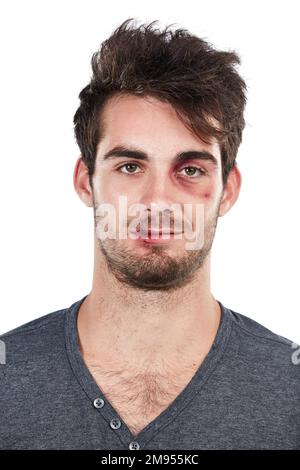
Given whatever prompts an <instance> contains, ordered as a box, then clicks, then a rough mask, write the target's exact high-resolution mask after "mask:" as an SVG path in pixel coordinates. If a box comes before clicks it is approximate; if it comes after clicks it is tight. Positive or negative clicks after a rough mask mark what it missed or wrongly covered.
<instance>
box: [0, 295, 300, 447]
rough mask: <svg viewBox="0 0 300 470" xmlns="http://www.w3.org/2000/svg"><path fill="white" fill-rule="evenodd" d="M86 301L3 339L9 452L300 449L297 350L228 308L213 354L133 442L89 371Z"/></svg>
mask: <svg viewBox="0 0 300 470" xmlns="http://www.w3.org/2000/svg"><path fill="white" fill-rule="evenodd" d="M85 297H86V296H85ZM85 297H83V298H82V299H80V300H78V301H76V302H74V303H73V304H72V305H71V306H70V307H68V308H65V309H61V310H57V311H55V312H51V313H48V314H47V315H44V316H41V317H39V318H37V319H35V320H33V321H31V322H29V323H26V324H24V325H21V326H19V327H18V328H15V329H14V330H11V331H9V332H7V333H6V334H4V335H2V336H1V337H0V339H1V340H2V341H3V342H4V343H5V348H6V363H5V364H0V383H1V393H0V416H1V419H0V449H99V450H102V449H107V450H128V449H130V450H139V449H148V450H184V449H185V450H201V449H299V448H300V364H299V361H297V360H293V358H294V359H295V356H296V354H297V349H296V346H297V345H295V343H293V342H292V341H291V340H289V339H286V338H284V337H282V336H279V335H278V334H276V333H274V332H272V331H270V330H269V329H267V328H266V327H264V326H263V325H261V324H260V323H258V322H256V321H254V320H253V319H251V318H250V317H248V316H245V315H242V314H241V313H238V312H235V311H233V310H231V309H229V308H227V307H225V306H224V305H223V304H222V303H221V302H219V304H220V307H221V321H220V324H219V327H218V331H217V333H216V336H215V339H214V342H213V345H212V347H211V349H210V351H209V352H208V354H207V356H206V357H205V359H204V361H203V362H202V364H201V365H200V366H199V368H198V370H197V371H196V372H195V374H194V376H193V377H192V379H191V380H190V382H189V383H188V384H187V385H186V387H185V388H184V389H183V390H182V391H181V393H180V394H179V395H178V396H177V397H176V399H175V400H174V401H173V402H172V403H171V404H170V405H169V406H168V407H167V408H166V409H165V410H164V411H163V412H162V413H160V415H159V416H157V417H156V418H155V419H154V420H153V421H152V422H150V423H149V424H148V425H147V426H146V427H145V428H144V429H142V431H141V432H139V434H138V435H135V436H134V435H132V433H131V431H130V429H129V428H128V427H127V426H126V422H124V421H123V420H122V417H121V416H119V415H118V413H117V411H116V410H115V409H114V407H113V406H112V405H111V403H110V402H109V401H108V400H107V399H106V397H105V396H104V394H103V393H102V391H101V389H100V388H99V386H98V385H97V383H96V382H95V380H94V378H93V376H92V375H91V373H90V371H89V369H88V368H87V366H86V364H85V362H84V361H83V358H82V355H81V352H80V348H79V338H78V331H77V313H78V310H79V307H80V305H81V303H82V302H83V301H84V299H85ZM299 350H300V349H299ZM299 357H300V354H299Z"/></svg>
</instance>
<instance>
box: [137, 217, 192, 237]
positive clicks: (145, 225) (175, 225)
mask: <svg viewBox="0 0 300 470" xmlns="http://www.w3.org/2000/svg"><path fill="white" fill-rule="evenodd" d="M133 220H134V221H135V226H136V231H137V232H146V233H148V231H150V230H152V231H154V232H165V233H169V232H173V233H182V231H183V230H184V229H191V228H192V223H191V222H190V221H189V220H188V219H183V218H181V219H174V217H170V216H168V215H165V216H163V215H162V214H154V215H151V214H148V215H146V216H142V217H139V218H133V219H132V220H131V221H130V222H129V224H128V225H130V223H132V221H133Z"/></svg>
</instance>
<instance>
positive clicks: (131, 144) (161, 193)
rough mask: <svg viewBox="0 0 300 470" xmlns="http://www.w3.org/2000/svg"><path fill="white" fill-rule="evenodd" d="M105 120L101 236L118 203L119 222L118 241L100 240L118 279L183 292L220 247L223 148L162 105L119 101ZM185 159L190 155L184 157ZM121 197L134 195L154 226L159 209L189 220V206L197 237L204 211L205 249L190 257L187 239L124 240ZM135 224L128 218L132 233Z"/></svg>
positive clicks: (97, 175)
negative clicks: (107, 214)
mask: <svg viewBox="0 0 300 470" xmlns="http://www.w3.org/2000/svg"><path fill="white" fill-rule="evenodd" d="M101 119H102V122H103V123H104V135H103V136H102V138H101V140H100V143H99V145H98V148H97V158H96V165H95V172H94V175H93V201H94V219H95V234H97V230H96V229H97V224H99V221H100V218H99V216H98V215H97V209H98V208H99V207H100V205H101V204H103V203H109V204H111V205H112V206H113V207H114V208H115V210H116V216H117V224H116V229H117V230H116V237H115V238H112V239H110V238H106V239H101V238H100V237H99V236H98V235H96V236H97V239H98V243H99V247H100V250H101V253H102V255H103V256H104V258H105V260H106V263H107V266H108V268H109V270H110V271H111V272H112V273H113V274H114V275H115V277H116V278H117V279H118V280H119V281H121V282H123V283H126V284H127V285H130V286H131V287H135V288H138V289H143V290H161V291H162V290H164V291H168V290H171V289H178V288H179V287H181V286H183V285H186V284H187V283H189V282H190V281H191V280H192V279H193V277H194V275H195V274H196V273H197V271H198V270H199V269H200V268H201V266H202V265H203V263H204V261H205V259H206V258H207V255H208V254H209V252H210V249H211V245H212V242H213V238H214V234H215V229H216V226H217V219H218V216H219V207H220V202H221V196H222V189H223V187H222V168H221V156H220V149H219V145H218V143H217V142H216V141H215V140H211V143H210V144H207V143H205V142H203V141H202V140H200V139H199V138H198V137H197V136H195V135H194V134H192V133H191V132H190V131H189V130H188V129H187V128H186V127H185V126H184V124H183V123H182V122H181V121H180V120H179V118H178V116H177V115H176V112H175V110H174V109H173V108H172V107H171V106H170V105H169V104H167V103H162V102H160V101H158V100H156V99H155V98H144V97H136V96H133V95H127V96H122V97H120V96H119V97H113V98H112V99H111V100H110V101H109V102H108V103H107V104H106V106H105V109H104V111H103V114H102V118H101ZM115 147H119V150H120V147H122V150H123V151H122V152H120V151H119V152H117V151H112V150H113V149H114V148H115ZM125 149H127V150H131V151H132V150H134V151H138V152H142V153H143V154H144V156H143V157H142V158H139V154H137V153H135V154H132V153H131V154H130V155H129V153H128V152H127V153H126V152H125ZM184 152H189V154H186V155H184V156H182V155H181V157H180V158H178V154H179V153H184ZM192 152H206V153H209V154H210V155H212V157H213V159H214V160H215V161H212V160H210V159H202V158H201V159H198V158H196V153H193V154H192ZM108 153H109V155H108ZM176 155H177V159H176ZM120 196H126V198H127V206H128V207H130V206H131V205H132V204H136V203H139V204H143V205H144V206H145V207H146V208H147V209H146V210H145V212H144V215H145V217H146V219H148V215H149V217H150V215H151V203H152V204H153V203H157V204H165V205H167V206H168V207H170V206H171V205H172V204H177V205H179V206H180V207H181V208H182V214H183V220H185V219H186V218H185V215H184V205H185V204H188V205H190V206H192V207H193V212H192V216H191V215H190V216H189V222H190V225H189V227H190V228H192V229H193V230H195V229H196V225H197V224H196V220H195V217H196V211H194V208H195V207H196V205H197V204H202V207H203V210H204V218H203V225H204V227H203V232H202V233H203V237H204V238H203V243H202V245H201V248H200V249H192V250H187V249H186V246H187V245H186V242H187V240H186V238H185V236H184V233H183V234H182V236H181V238H178V239H175V237H174V236H172V235H171V236H170V237H169V239H167V240H166V239H165V240H163V241H161V240H157V239H156V241H155V242H153V241H151V239H150V240H149V239H148V240H147V239H146V238H145V237H144V238H138V239H132V238H131V237H130V236H129V235H128V236H127V238H125V239H121V238H119V231H118V228H119V224H118V220H119V218H120V219H121V217H120V216H121V214H120V199H119V198H120ZM148 209H150V210H148ZM98 214H99V212H98ZM123 216H124V214H123ZM135 217H136V216H135ZM135 217H133V216H130V215H128V214H127V222H126V223H127V225H128V226H129V224H130V222H131V221H132V219H134V218H135ZM145 217H144V219H145ZM174 219H175V220H176V214H175V213H173V217H172V214H171V221H174ZM122 220H124V219H122ZM161 220H162V219H160V223H161ZM186 221H187V219H186ZM149 222H150V219H149ZM172 227H174V225H171V228H170V230H171V231H172ZM181 227H182V228H183V229H184V227H183V226H181ZM127 228H128V227H127ZM149 228H150V227H149ZM161 228H162V225H159V229H161Z"/></svg>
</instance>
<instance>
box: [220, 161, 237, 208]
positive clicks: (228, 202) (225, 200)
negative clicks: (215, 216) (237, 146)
mask: <svg viewBox="0 0 300 470" xmlns="http://www.w3.org/2000/svg"><path fill="white" fill-rule="evenodd" d="M241 184H242V175H241V172H240V170H239V169H238V167H237V165H236V164H235V165H234V167H233V168H232V169H231V171H230V173H229V175H228V178H227V182H226V186H225V188H224V189H223V196H222V199H221V203H220V206H219V217H222V216H223V215H225V214H226V213H227V212H228V211H229V210H230V209H231V207H232V206H233V205H234V203H235V201H236V200H237V198H238V197H239V193H240V189H241Z"/></svg>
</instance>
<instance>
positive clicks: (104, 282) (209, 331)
mask: <svg viewBox="0 0 300 470" xmlns="http://www.w3.org/2000/svg"><path fill="white" fill-rule="evenodd" d="M96 253H97V254H96V255H95V264H94V276H93V285H92V290H91V292H90V293H89V295H88V296H87V297H86V299H85V300H84V302H83V303H82V304H81V307H80V310H79V313H78V333H79V339H80V346H81V351H82V354H83V357H84V358H85V359H86V360H87V361H92V362H93V364H101V365H102V366H103V367H105V365H106V366H107V368H109V367H112V366H113V367H122V364H130V366H131V367H132V368H134V369H136V370H142V369H143V367H146V364H147V365H148V366H149V364H151V365H152V367H153V368H155V365H157V366H158V364H159V363H161V362H162V361H164V362H171V363H172V361H173V363H174V364H176V363H177V362H178V359H179V358H180V361H181V363H185V364H188V363H192V362H193V361H195V360H196V359H197V358H199V357H203V356H205V355H206V354H207V352H208V351H209V349H210V347H211V345H212V342H213V340H214V338H215V335H216V332H217V329H218V326H219V322H220V315H221V311H220V306H219V304H218V302H217V301H216V300H215V298H214V297H213V296H212V294H211V292H210V256H207V258H206V260H205V262H204V264H203V265H202V267H201V269H199V271H198V272H197V275H196V276H195V278H194V280H193V281H192V282H190V283H189V284H187V285H185V286H183V287H182V288H178V289H177V290H175V291H172V292H170V291H169V292H167V291H166V292H163V291H153V290H152V291H149V292H145V291H141V290H139V289H137V288H131V287H130V286H127V285H125V284H123V283H121V282H119V281H118V280H117V279H116V278H115V277H114V276H113V275H112V274H111V273H110V272H108V270H107V267H106V264H105V260H104V259H103V258H102V259H101V255H100V254H99V253H98V252H97V251H96Z"/></svg>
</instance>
